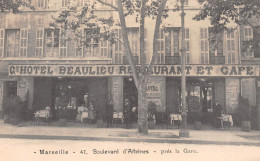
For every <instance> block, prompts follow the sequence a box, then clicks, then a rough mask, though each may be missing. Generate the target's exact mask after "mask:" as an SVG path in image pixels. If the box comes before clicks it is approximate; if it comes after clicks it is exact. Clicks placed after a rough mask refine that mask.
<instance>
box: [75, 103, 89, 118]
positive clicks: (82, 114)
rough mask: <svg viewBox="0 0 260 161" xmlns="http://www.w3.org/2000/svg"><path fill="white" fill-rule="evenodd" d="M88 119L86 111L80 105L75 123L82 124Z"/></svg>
mask: <svg viewBox="0 0 260 161" xmlns="http://www.w3.org/2000/svg"><path fill="white" fill-rule="evenodd" d="M87 118H88V109H87V108H86V107H84V105H83V104H82V105H81V106H79V107H78V114H77V117H76V120H77V121H80V122H83V120H84V119H87Z"/></svg>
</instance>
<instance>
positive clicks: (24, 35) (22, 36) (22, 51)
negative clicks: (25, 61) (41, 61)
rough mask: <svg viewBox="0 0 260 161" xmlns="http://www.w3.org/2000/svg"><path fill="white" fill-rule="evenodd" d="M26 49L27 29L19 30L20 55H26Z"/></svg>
mask: <svg viewBox="0 0 260 161" xmlns="http://www.w3.org/2000/svg"><path fill="white" fill-rule="evenodd" d="M27 49H28V29H21V31H20V57H27Z"/></svg>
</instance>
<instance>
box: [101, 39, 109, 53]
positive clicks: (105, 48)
mask: <svg viewBox="0 0 260 161" xmlns="http://www.w3.org/2000/svg"><path fill="white" fill-rule="evenodd" d="M108 44H109V43H108V40H101V45H100V54H101V57H108Z"/></svg>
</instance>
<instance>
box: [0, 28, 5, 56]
mask: <svg viewBox="0 0 260 161" xmlns="http://www.w3.org/2000/svg"><path fill="white" fill-rule="evenodd" d="M4 38H5V30H4V29H0V58H1V57H3V56H4V46H5V45H4Z"/></svg>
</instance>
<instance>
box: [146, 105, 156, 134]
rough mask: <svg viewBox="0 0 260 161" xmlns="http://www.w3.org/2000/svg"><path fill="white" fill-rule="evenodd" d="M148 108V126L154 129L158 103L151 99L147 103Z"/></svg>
mask: <svg viewBox="0 0 260 161" xmlns="http://www.w3.org/2000/svg"><path fill="white" fill-rule="evenodd" d="M147 108H148V119H147V121H148V128H149V129H153V128H154V126H155V120H154V119H155V113H156V103H155V102H152V101H150V102H149V103H148V105H147Z"/></svg>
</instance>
